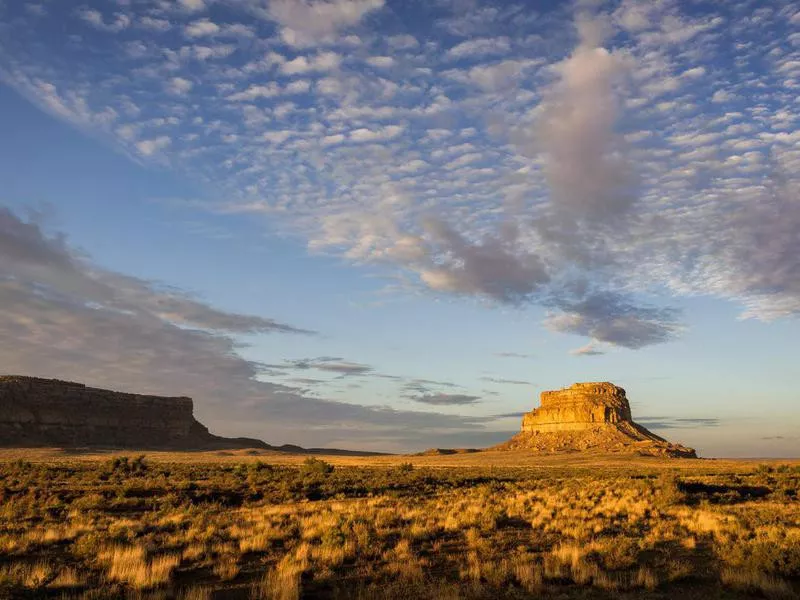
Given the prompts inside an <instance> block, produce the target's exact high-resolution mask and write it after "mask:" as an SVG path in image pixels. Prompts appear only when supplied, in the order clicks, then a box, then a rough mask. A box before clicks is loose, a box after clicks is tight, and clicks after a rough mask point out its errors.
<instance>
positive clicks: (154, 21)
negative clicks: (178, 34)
mask: <svg viewBox="0 0 800 600" xmlns="http://www.w3.org/2000/svg"><path fill="white" fill-rule="evenodd" d="M136 24H137V25H138V26H139V27H143V28H144V29H149V30H150V31H169V30H170V29H171V28H172V24H171V23H170V22H169V21H168V20H167V19H159V18H156V17H149V16H147V15H145V16H143V17H140V18H139V19H138V20H137V21H136Z"/></svg>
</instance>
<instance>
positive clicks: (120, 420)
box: [0, 375, 271, 449]
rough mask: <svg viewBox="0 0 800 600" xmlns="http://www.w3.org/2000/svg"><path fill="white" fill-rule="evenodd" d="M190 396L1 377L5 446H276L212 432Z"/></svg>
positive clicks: (0, 424)
mask: <svg viewBox="0 0 800 600" xmlns="http://www.w3.org/2000/svg"><path fill="white" fill-rule="evenodd" d="M192 413H193V403H192V399H191V398H186V397H162V396H144V395H141V394H125V393H121V392H113V391H110V390H104V389H99V388H92V387H87V386H85V385H83V384H81V383H74V382H70V381H59V380H56V379H39V378H36V377H21V376H16V375H11V376H3V377H0V446H14V447H31V446H61V447H91V446H94V447H113V448H142V449H146V448H153V449H158V448H164V449H215V448H271V446H269V445H268V444H266V443H264V442H262V441H260V440H253V439H248V438H234V439H230V438H223V437H219V436H216V435H212V434H211V433H209V431H208V429H207V428H206V427H205V426H204V425H203V424H201V423H200V422H199V421H197V420H196V419H195V418H194V416H193V414H192Z"/></svg>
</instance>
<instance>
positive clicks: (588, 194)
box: [538, 15, 636, 220]
mask: <svg viewBox="0 0 800 600" xmlns="http://www.w3.org/2000/svg"><path fill="white" fill-rule="evenodd" d="M576 25H577V29H578V34H579V38H580V43H579V45H578V47H577V48H576V49H575V51H574V52H573V53H572V54H571V55H570V56H569V57H568V58H567V59H566V60H564V61H563V62H562V63H561V64H559V65H556V67H555V69H556V73H557V75H558V80H557V81H556V83H555V84H554V85H553V87H552V88H551V89H550V91H549V92H548V94H547V95H546V98H545V105H544V113H543V117H542V119H541V121H540V123H539V132H538V138H539V144H540V145H541V147H542V148H543V150H544V155H545V161H546V162H545V170H546V174H547V179H548V182H549V184H550V194H551V197H552V201H553V205H554V206H555V207H556V209H557V210H559V211H563V212H565V213H566V214H567V215H569V216H570V217H574V218H588V219H592V220H598V219H603V220H605V219H611V218H614V217H616V216H618V215H619V214H621V213H623V212H625V211H626V210H627V209H628V208H630V206H631V204H632V203H633V201H634V199H635V196H634V190H635V187H636V181H635V178H634V176H633V172H632V170H631V168H630V166H629V164H628V162H627V160H626V159H625V158H624V155H623V154H622V151H623V140H622V138H621V137H620V136H619V135H618V134H617V133H616V131H615V124H616V121H617V116H618V99H617V92H616V90H615V84H616V83H617V82H618V81H619V79H620V77H621V76H622V74H623V73H624V71H625V69H626V68H627V67H626V60H625V58H624V57H623V56H622V55H621V54H619V53H616V52H609V51H608V50H606V49H605V48H604V47H602V46H601V44H602V41H603V38H604V37H605V35H606V31H605V28H606V24H605V23H604V22H603V21H602V20H598V19H592V18H590V17H588V16H586V15H579V16H578V17H577V19H576Z"/></svg>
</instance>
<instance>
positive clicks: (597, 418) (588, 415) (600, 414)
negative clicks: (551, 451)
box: [522, 382, 633, 433]
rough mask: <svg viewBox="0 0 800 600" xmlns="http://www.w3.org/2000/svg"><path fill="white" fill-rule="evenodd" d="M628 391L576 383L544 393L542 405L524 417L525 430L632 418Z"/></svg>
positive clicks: (560, 428) (585, 425) (585, 426)
mask: <svg viewBox="0 0 800 600" xmlns="http://www.w3.org/2000/svg"><path fill="white" fill-rule="evenodd" d="M632 420H633V419H632V418H631V407H630V405H629V404H628V399H627V398H626V397H625V390H624V389H622V388H621V387H618V386H616V385H614V384H613V383H607V382H602V383H576V384H573V385H571V386H570V387H568V388H566V389H563V390H557V391H552V392H542V394H541V396H540V406H539V408H536V409H534V410H532V411H531V412H529V413H528V414H526V415H525V416H524V417H523V418H522V431H524V432H529V433H530V432H541V431H581V430H585V429H592V428H593V427H595V426H596V425H599V424H602V423H620V422H623V421H632Z"/></svg>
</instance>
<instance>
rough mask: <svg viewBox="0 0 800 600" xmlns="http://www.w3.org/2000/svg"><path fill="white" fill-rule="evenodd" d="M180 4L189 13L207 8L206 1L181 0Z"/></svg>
mask: <svg viewBox="0 0 800 600" xmlns="http://www.w3.org/2000/svg"><path fill="white" fill-rule="evenodd" d="M179 4H180V5H181V6H182V7H183V8H185V9H186V10H187V11H189V12H197V11H201V10H205V8H206V3H205V1H204V0H179Z"/></svg>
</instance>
